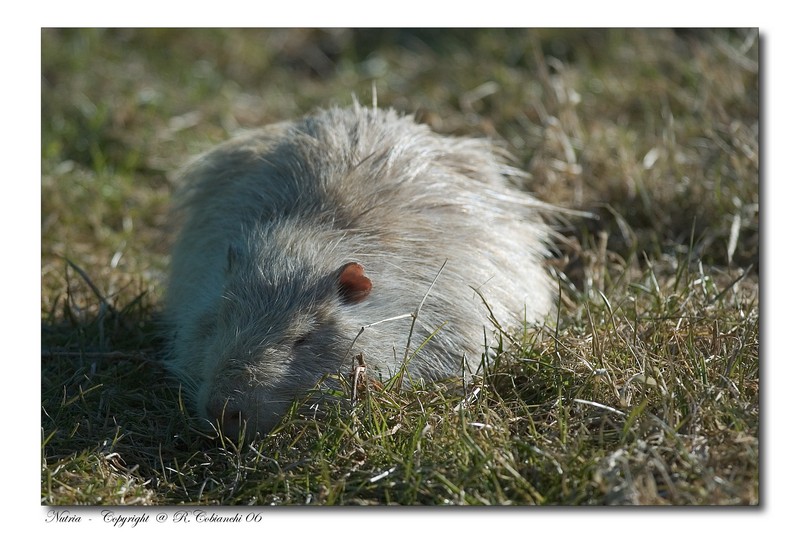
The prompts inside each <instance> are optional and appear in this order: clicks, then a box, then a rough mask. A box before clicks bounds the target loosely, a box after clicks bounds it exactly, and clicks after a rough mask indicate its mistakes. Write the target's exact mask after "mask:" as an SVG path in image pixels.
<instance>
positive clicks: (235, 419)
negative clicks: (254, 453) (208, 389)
mask: <svg viewBox="0 0 800 533" xmlns="http://www.w3.org/2000/svg"><path fill="white" fill-rule="evenodd" d="M206 412H207V413H208V417H209V419H210V421H211V423H212V424H214V427H217V428H219V430H220V431H222V434H223V435H225V436H226V437H228V438H229V439H231V440H233V441H238V440H239V438H240V437H241V436H242V435H243V434H244V433H245V429H246V424H247V417H246V416H245V414H244V412H243V411H242V410H241V409H240V408H239V406H238V405H237V402H236V401H235V400H233V399H232V398H212V399H210V400H209V401H208V403H207V404H206Z"/></svg>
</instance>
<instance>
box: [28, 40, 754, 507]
mask: <svg viewBox="0 0 800 533" xmlns="http://www.w3.org/2000/svg"><path fill="white" fill-rule="evenodd" d="M758 47H759V41H758V36H757V33H755V32H753V31H750V30H714V31H711V30H708V31H705V30H691V31H689V30H686V31H672V30H646V31H641V30H622V29H617V30H571V31H570V30H541V31H523V30H508V31H501V30H448V31H433V30H391V31H381V32H377V31H369V30H361V31H352V30H324V31H323V30H311V29H308V30H271V31H268V30H242V31H223V30H159V29H152V30H80V29H75V30H50V29H46V30H43V31H42V305H41V310H42V376H41V380H42V381H41V385H42V419H41V426H42V446H41V476H42V484H41V488H42V491H41V502H42V504H45V505H74V504H89V505H110V504H145V505H175V504H187V503H193V504H258V505H272V504H277V505H284V504H314V505H357V504H409V505H411V504H418V505H420V504H421V505H461V504H468V505H487V504H489V505H500V504H516V505H529V504H535V505H572V504H580V505H593V504H642V505H656V504H672V505H757V504H759V503H760V485H759V434H760V431H759V430H760V426H759V420H760V417H759V237H758V232H759V141H758V136H759V107H758V105H759V78H758ZM165 50H168V51H169V53H164V51H165ZM373 86H374V87H375V89H376V92H377V99H378V102H379V104H380V105H382V106H394V107H396V108H398V109H400V110H402V111H406V112H409V113H414V114H416V115H417V117H418V118H419V119H420V120H422V121H425V122H427V123H429V124H431V126H432V127H433V128H435V129H436V130H437V131H440V132H443V133H451V134H460V135H487V136H490V137H494V138H497V139H498V140H502V141H504V142H506V143H507V144H508V148H509V150H510V151H511V152H512V153H513V154H514V155H515V156H516V157H517V158H518V161H519V164H520V166H521V167H523V168H525V169H527V170H529V171H530V172H531V174H532V176H533V177H532V179H531V180H530V182H529V183H526V184H525V186H526V187H528V188H529V189H530V190H531V191H532V192H534V193H535V194H536V195H537V196H538V197H540V198H542V199H544V200H546V201H549V202H552V203H555V204H558V205H561V206H565V207H569V208H574V209H582V210H588V211H591V212H593V213H595V214H596V215H597V218H596V219H570V220H568V221H565V222H564V224H563V227H562V230H563V233H564V235H565V237H564V239H563V240H562V241H560V242H559V243H558V247H559V252H560V254H559V257H558V259H556V260H554V266H556V267H558V268H559V271H560V272H562V274H561V278H560V282H561V288H562V297H561V299H560V305H559V313H558V317H557V319H555V320H554V321H553V322H552V323H550V324H548V325H546V326H544V327H542V328H541V329H537V330H530V331H523V332H511V336H510V337H504V338H502V339H500V342H501V349H502V352H503V355H502V356H501V357H499V358H498V359H497V360H496V361H495V362H493V364H492V365H491V366H490V367H489V368H488V369H486V370H485V372H484V373H483V374H482V375H481V376H479V377H478V378H476V379H475V381H474V382H471V383H463V382H462V381H461V380H460V379H454V380H452V381H451V382H447V383H440V384H432V385H431V384H429V385H426V386H425V387H421V386H417V387H412V388H411V389H410V390H402V391H398V390H395V389H394V388H391V387H386V388H378V387H372V386H370V387H366V388H363V389H362V390H361V391H360V393H359V398H358V400H357V401H356V402H355V404H354V405H353V406H352V407H348V406H347V404H343V405H342V406H340V407H341V408H340V409H338V410H333V411H332V412H329V413H326V414H325V415H324V416H321V417H319V418H317V419H315V418H310V417H308V416H304V415H302V414H299V413H294V414H293V415H292V416H289V417H288V418H287V419H286V420H285V421H284V423H283V424H282V426H281V427H280V428H278V430H276V431H275V432H274V433H273V434H271V435H269V436H267V437H266V438H264V439H263V440H260V441H257V442H255V443H252V444H246V445H245V444H242V445H233V444H232V443H230V442H223V441H220V440H219V439H213V438H209V437H207V436H204V435H201V434H199V433H198V432H197V430H196V429H195V428H196V426H195V425H194V424H193V423H192V422H193V421H192V413H190V412H187V410H186V409H185V408H184V407H183V403H182V395H181V391H180V390H179V389H178V388H177V387H175V386H174V384H173V383H172V382H171V381H170V380H169V379H168V377H167V375H166V373H165V372H164V369H163V368H162V367H161V365H160V363H159V359H158V353H159V350H160V347H161V345H160V342H161V340H160V339H159V337H158V334H157V329H156V327H155V323H156V320H157V315H158V310H159V301H160V295H161V293H162V287H161V283H162V281H163V277H164V272H165V267H166V264H167V261H168V252H169V237H168V236H169V235H170V228H169V225H168V222H167V217H166V214H167V210H168V206H169V199H170V194H171V192H172V191H173V189H174V180H173V176H174V175H175V172H176V170H177V169H178V168H180V166H181V165H182V164H183V163H184V162H185V161H186V160H187V159H188V158H189V157H191V156H192V155H194V154H196V153H198V152H199V151H201V150H202V149H204V148H207V147H209V146H210V145H212V144H213V143H215V142H218V141H221V140H223V139H224V138H226V137H227V136H229V135H230V134H231V133H233V132H235V131H236V130H238V129H240V128H246V127H254V126H258V125H260V124H262V123H267V122H273V121H276V120H282V119H288V118H294V117H296V116H299V115H301V114H303V113H304V112H307V111H309V110H311V109H313V108H314V107H315V106H327V105H331V104H338V105H347V104H348V103H349V102H351V101H352V98H353V95H355V96H356V97H357V98H359V99H360V100H361V101H362V102H365V103H368V102H371V101H372V90H373ZM346 388H347V383H346V379H343V384H342V389H343V391H342V394H346V392H345V389H346Z"/></svg>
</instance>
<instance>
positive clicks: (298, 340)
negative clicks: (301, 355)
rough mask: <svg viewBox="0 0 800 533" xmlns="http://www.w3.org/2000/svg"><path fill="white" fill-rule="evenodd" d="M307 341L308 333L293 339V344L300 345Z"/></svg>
mask: <svg viewBox="0 0 800 533" xmlns="http://www.w3.org/2000/svg"><path fill="white" fill-rule="evenodd" d="M307 341H308V335H301V336H299V337H297V338H296V339H295V340H294V345H295V346H302V345H303V344H305V343H306V342H307Z"/></svg>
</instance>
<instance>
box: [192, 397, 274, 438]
mask: <svg viewBox="0 0 800 533" xmlns="http://www.w3.org/2000/svg"><path fill="white" fill-rule="evenodd" d="M287 410H288V403H287V402H280V401H272V402H270V401H267V400H263V399H262V400H261V401H253V399H250V398H248V397H245V396H244V395H233V396H232V397H226V396H223V395H216V396H214V397H212V398H210V399H209V400H208V401H207V402H206V405H205V412H206V419H207V420H208V422H209V423H211V425H212V426H213V427H214V429H215V430H217V431H219V432H221V433H222V435H224V436H225V437H226V438H228V439H230V440H232V441H234V442H238V441H239V440H240V439H241V438H242V437H245V438H247V439H253V438H255V437H256V436H257V435H261V436H262V437H263V436H266V435H267V434H268V433H269V432H270V431H271V430H272V429H273V428H274V427H275V426H277V425H278V423H279V422H280V421H281V419H282V418H283V416H284V415H285V414H286V411H287Z"/></svg>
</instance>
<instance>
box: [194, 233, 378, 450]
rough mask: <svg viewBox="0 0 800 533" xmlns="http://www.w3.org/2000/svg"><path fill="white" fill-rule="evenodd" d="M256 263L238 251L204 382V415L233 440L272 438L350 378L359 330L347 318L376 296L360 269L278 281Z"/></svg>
mask: <svg viewBox="0 0 800 533" xmlns="http://www.w3.org/2000/svg"><path fill="white" fill-rule="evenodd" d="M252 260H253V258H251V257H248V256H247V255H246V254H242V253H241V252H240V251H239V250H237V249H236V248H231V251H230V253H229V267H228V273H227V275H228V278H229V279H228V282H227V283H226V286H225V291H224V293H223V295H222V297H221V299H220V302H219V305H218V306H217V308H216V310H215V313H214V314H215V316H214V317H213V319H211V320H209V321H208V324H209V328H210V331H209V332H208V337H207V345H206V347H205V350H206V351H205V354H204V356H203V358H202V360H203V367H204V368H203V373H202V375H201V376H200V378H199V380H198V384H199V386H198V390H197V397H196V404H197V410H198V412H199V413H200V414H201V416H202V417H203V418H205V419H207V420H209V421H210V422H211V423H213V424H214V425H215V426H218V427H219V428H220V429H221V430H222V432H223V433H224V434H225V435H226V436H228V437H230V438H237V437H239V436H240V434H241V433H244V434H246V435H247V436H248V437H252V436H254V435H255V434H256V433H262V434H263V433H266V432H268V431H269V430H270V429H272V428H273V427H274V426H275V425H276V424H277V423H278V422H279V421H280V419H281V418H282V417H283V416H284V414H286V411H287V410H288V408H289V406H290V405H291V403H292V402H293V401H294V400H295V399H297V398H298V397H300V396H302V395H304V394H306V393H307V392H308V391H309V390H311V389H313V388H315V386H316V385H318V384H319V383H320V382H321V381H322V380H324V379H325V378H326V377H327V376H330V375H335V374H337V373H338V372H342V371H345V372H346V371H347V369H348V368H349V367H350V365H351V361H350V359H351V357H349V356H348V353H349V352H350V350H351V348H352V346H353V340H354V338H355V336H356V334H357V333H358V330H357V327H356V325H354V324H353V323H352V320H348V319H347V312H345V311H350V310H352V308H353V306H359V305H361V304H362V303H363V302H364V301H365V300H366V299H367V298H368V296H369V294H370V292H371V290H372V282H371V281H370V279H369V278H368V277H367V275H366V274H365V272H364V267H363V266H362V265H361V264H359V263H356V262H347V263H345V264H344V265H341V266H340V267H339V268H337V269H335V270H333V271H331V272H328V273H326V274H324V275H318V273H316V272H312V271H309V270H306V269H305V268H304V267H302V266H300V265H299V264H298V265H297V268H293V269H283V270H282V272H281V275H280V276H275V275H274V274H273V273H270V269H265V268H258V266H257V265H254V264H252ZM350 355H352V354H350Z"/></svg>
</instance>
